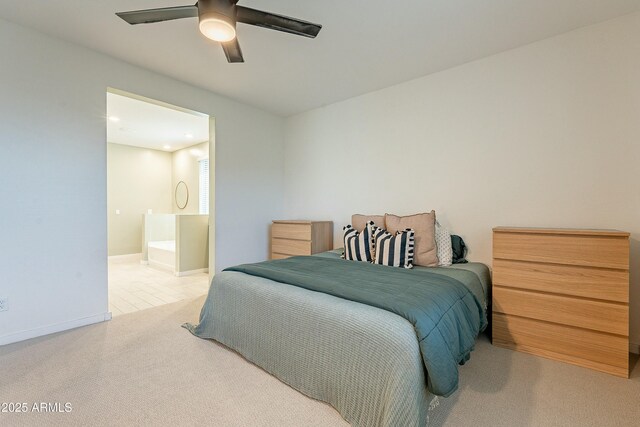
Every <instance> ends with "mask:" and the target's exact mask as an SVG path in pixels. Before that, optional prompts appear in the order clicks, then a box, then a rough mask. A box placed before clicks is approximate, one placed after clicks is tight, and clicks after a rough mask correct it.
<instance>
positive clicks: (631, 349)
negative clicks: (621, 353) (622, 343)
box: [629, 342, 640, 354]
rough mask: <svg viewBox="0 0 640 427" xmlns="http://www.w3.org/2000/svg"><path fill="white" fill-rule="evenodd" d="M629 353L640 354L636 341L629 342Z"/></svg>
mask: <svg viewBox="0 0 640 427" xmlns="http://www.w3.org/2000/svg"><path fill="white" fill-rule="evenodd" d="M629 353H633V354H640V344H638V343H637V342H630V343H629Z"/></svg>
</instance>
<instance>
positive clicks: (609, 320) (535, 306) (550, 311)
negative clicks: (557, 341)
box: [493, 286, 629, 336]
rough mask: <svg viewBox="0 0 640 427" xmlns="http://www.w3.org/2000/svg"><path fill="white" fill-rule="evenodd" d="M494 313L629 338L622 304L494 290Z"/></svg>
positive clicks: (512, 290) (627, 311) (626, 315)
mask: <svg viewBox="0 0 640 427" xmlns="http://www.w3.org/2000/svg"><path fill="white" fill-rule="evenodd" d="M493 311H494V312H498V313H504V314H512V315H515V316H520V317H528V318H531V319H537V320H544V321H546V322H554V323H559V324H562V325H570V326H575V327H579V328H585V329H592V330H595V331H602V332H608V333H610V334H617V335H623V336H626V335H628V334H629V323H628V322H629V307H628V306H627V305H624V304H617V303H608V302H604V301H594V300H587V299H580V298H572V297H566V296H562V295H552V294H544V293H537V292H527V291H522V290H517V289H508V288H503V287H501V286H495V287H494V288H493Z"/></svg>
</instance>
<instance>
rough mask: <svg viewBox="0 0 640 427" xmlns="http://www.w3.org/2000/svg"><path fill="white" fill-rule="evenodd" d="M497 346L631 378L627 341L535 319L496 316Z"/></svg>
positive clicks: (495, 314)
mask: <svg viewBox="0 0 640 427" xmlns="http://www.w3.org/2000/svg"><path fill="white" fill-rule="evenodd" d="M493 343H494V344H495V345H497V346H500V347H506V348H511V349H513V350H519V351H524V352H527V353H532V354H536V355H539V356H543V357H548V358H551V359H556V360H562V361H565V362H570V363H575V364H578V365H581V366H586V367H589V368H591V369H597V370H599V371H603V372H608V373H611V374H614V375H618V376H621V377H625V378H627V377H628V375H629V367H628V364H629V353H628V352H629V344H628V341H627V339H625V338H622V337H618V336H615V335H608V334H603V333H601V332H596V331H589V330H586V329H576V328H572V327H570V326H563V325H556V324H552V323H546V322H540V321H537V320H532V319H525V318H520V317H512V316H507V315H504V314H499V313H494V314H493Z"/></svg>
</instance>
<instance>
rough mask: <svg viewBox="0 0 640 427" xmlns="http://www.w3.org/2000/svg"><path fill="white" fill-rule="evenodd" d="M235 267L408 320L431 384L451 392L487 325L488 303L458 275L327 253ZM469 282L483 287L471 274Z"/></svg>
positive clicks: (435, 390) (438, 390)
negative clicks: (407, 268)
mask: <svg viewBox="0 0 640 427" xmlns="http://www.w3.org/2000/svg"><path fill="white" fill-rule="evenodd" d="M225 271H236V272H242V273H245V274H249V275H252V276H257V277H262V278H265V279H269V280H273V281H276V282H281V283H286V284H290V285H295V286H298V287H301V288H304V289H308V290H312V291H317V292H322V293H325V294H329V295H333V296H336V297H340V298H344V299H348V300H350V301H355V302H359V303H363V304H367V305H370V306H373V307H378V308H381V309H384V310H387V311H390V312H392V313H395V314H397V315H399V316H402V317H404V318H405V319H406V320H408V321H409V322H410V323H411V324H412V325H413V326H414V329H415V333H416V337H417V340H418V343H419V347H420V352H421V355H422V360H423V363H424V366H425V368H426V375H427V387H428V389H429V391H431V392H432V393H433V394H435V395H438V396H445V397H446V396H449V395H451V393H453V392H454V391H455V390H456V389H457V387H458V365H459V364H463V363H464V362H465V361H467V360H468V359H469V356H470V353H471V351H472V350H473V348H474V344H475V340H476V338H477V336H478V334H479V333H480V332H481V331H482V330H483V329H484V328H485V327H486V325H487V315H486V310H485V307H484V302H481V301H480V300H479V298H478V296H477V292H476V293H474V292H472V291H471V290H470V288H469V287H467V286H465V285H464V284H463V283H462V282H461V281H459V280H456V279H455V278H453V277H450V276H447V275H444V274H440V273H438V272H435V271H431V270H429V269H420V270H405V269H400V268H393V267H387V266H382V265H375V264H368V263H364V262H354V261H344V260H341V259H334V258H325V257H292V258H288V259H283V260H276V261H266V262H261V263H256V264H244V265H240V266H236V267H231V268H228V269H226V270H225ZM468 274H469V275H470V276H469V277H468V278H467V280H470V281H473V280H475V281H477V282H478V283H477V284H475V285H474V286H472V287H476V288H478V289H482V285H481V284H480V279H479V278H478V277H477V276H476V275H474V274H473V273H471V272H468Z"/></svg>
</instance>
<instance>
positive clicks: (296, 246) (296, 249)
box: [271, 238, 311, 255]
mask: <svg viewBox="0 0 640 427" xmlns="http://www.w3.org/2000/svg"><path fill="white" fill-rule="evenodd" d="M271 252H272V253H277V254H282V255H311V242H310V241H305V240H291V239H276V238H274V239H273V240H272V241H271Z"/></svg>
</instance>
